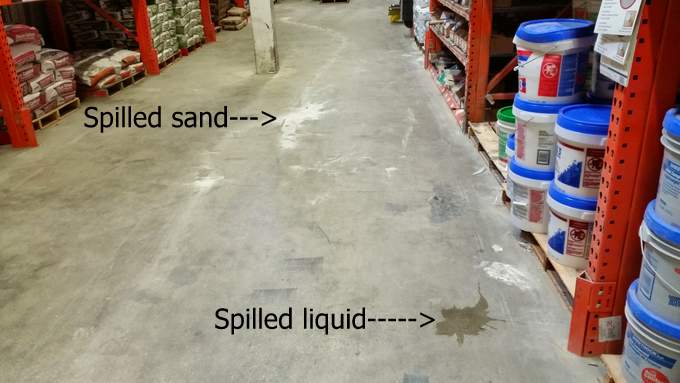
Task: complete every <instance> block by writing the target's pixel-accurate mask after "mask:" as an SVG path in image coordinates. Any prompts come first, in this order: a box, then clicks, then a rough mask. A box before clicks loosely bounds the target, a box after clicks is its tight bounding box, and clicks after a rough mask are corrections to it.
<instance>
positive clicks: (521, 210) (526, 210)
mask: <svg viewBox="0 0 680 383" xmlns="http://www.w3.org/2000/svg"><path fill="white" fill-rule="evenodd" d="M512 202H513V203H512V210H511V211H512V214H513V215H514V216H515V217H517V218H519V219H523V220H525V221H529V222H532V223H539V222H542V221H543V217H544V212H545V191H542V190H534V189H529V188H527V187H526V186H524V185H519V184H517V183H513V185H512Z"/></svg>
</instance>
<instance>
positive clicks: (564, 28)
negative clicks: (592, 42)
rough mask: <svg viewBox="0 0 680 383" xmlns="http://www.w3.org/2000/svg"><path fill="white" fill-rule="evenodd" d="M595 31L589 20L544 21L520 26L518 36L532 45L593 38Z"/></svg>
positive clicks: (525, 23)
mask: <svg viewBox="0 0 680 383" xmlns="http://www.w3.org/2000/svg"><path fill="white" fill-rule="evenodd" d="M594 30H595V24H594V23H593V22H592V21H589V20H582V19H543V20H532V21H527V22H524V23H522V24H520V25H519V28H518V29H517V34H516V36H517V37H518V38H520V39H522V40H524V41H528V42H530V43H550V42H553V41H560V40H567V39H577V38H580V37H588V36H592V35H593V33H594Z"/></svg>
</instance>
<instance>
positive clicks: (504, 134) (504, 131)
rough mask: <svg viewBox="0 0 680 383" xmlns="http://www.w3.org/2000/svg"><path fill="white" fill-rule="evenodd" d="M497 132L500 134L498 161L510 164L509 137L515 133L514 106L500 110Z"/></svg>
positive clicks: (497, 115)
mask: <svg viewBox="0 0 680 383" xmlns="http://www.w3.org/2000/svg"><path fill="white" fill-rule="evenodd" d="M496 118H497V120H496V132H497V133H498V159H499V160H500V161H501V162H508V158H512V157H510V156H508V153H507V150H506V149H507V144H508V136H509V135H511V134H512V133H515V116H514V115H513V114H512V106H506V107H504V108H500V109H498V113H496Z"/></svg>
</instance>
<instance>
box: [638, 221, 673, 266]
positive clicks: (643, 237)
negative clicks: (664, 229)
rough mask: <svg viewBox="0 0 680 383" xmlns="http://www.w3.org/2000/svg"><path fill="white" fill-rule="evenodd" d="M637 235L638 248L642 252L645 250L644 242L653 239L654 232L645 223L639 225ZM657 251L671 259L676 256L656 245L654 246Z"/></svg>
mask: <svg viewBox="0 0 680 383" xmlns="http://www.w3.org/2000/svg"><path fill="white" fill-rule="evenodd" d="M638 235H639V236H640V249H642V252H643V253H644V252H645V242H649V240H650V239H654V238H653V237H654V234H653V233H652V232H651V231H650V230H649V228H648V227H647V225H644V224H643V225H640V230H639V231H638ZM654 248H655V249H656V250H657V251H658V252H659V253H662V254H663V255H665V256H667V257H668V258H671V259H676V258H678V256H677V255H675V254H673V253H671V252H668V251H666V249H661V248H658V247H654Z"/></svg>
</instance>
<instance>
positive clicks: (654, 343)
mask: <svg viewBox="0 0 680 383" xmlns="http://www.w3.org/2000/svg"><path fill="white" fill-rule="evenodd" d="M638 283H639V282H638V281H635V282H633V284H632V285H631V286H630V288H629V289H628V294H627V299H626V309H625V315H626V319H627V320H628V328H627V329H626V335H625V339H624V342H623V356H622V364H621V365H622V369H623V374H624V376H625V378H626V381H627V382H628V383H651V382H664V383H677V382H680V361H679V359H680V325H678V324H674V323H671V322H669V321H667V320H665V319H663V318H660V317H659V316H658V315H656V314H655V313H653V312H651V311H650V310H648V309H647V308H646V307H645V306H644V305H642V304H641V302H640V300H639V299H638V295H637V292H638V291H639V289H640V287H639V285H638Z"/></svg>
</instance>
